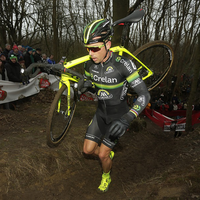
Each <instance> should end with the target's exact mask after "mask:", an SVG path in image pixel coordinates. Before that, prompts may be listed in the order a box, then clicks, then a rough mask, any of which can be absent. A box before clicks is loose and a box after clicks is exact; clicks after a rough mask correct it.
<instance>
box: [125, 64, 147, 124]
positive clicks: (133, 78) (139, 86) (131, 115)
mask: <svg viewBox="0 0 200 200" xmlns="http://www.w3.org/2000/svg"><path fill="white" fill-rule="evenodd" d="M130 67H131V68H132V69H133V72H132V73H131V74H130V75H129V76H128V77H127V78H126V80H127V81H128V83H129V86H130V88H131V89H133V90H134V91H135V92H136V93H137V95H138V98H137V100H136V102H135V103H134V105H133V107H132V108H131V109H130V111H129V112H128V113H127V114H125V115H124V116H123V117H125V118H126V120H127V121H128V123H130V122H131V121H132V120H133V119H135V118H136V117H137V116H138V115H139V114H140V113H141V112H142V111H143V110H144V108H145V107H146V105H147V104H148V103H149V100H150V94H149V91H148V89H147V87H146V85H145V83H144V81H143V80H142V78H141V77H140V75H139V74H138V72H137V68H136V66H135V64H134V63H133V62H132V61H130ZM129 71H130V70H129Z"/></svg>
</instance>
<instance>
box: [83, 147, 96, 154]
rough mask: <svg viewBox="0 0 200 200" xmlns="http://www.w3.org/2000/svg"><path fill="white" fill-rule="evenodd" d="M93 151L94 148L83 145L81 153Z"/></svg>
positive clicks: (91, 152)
mask: <svg viewBox="0 0 200 200" xmlns="http://www.w3.org/2000/svg"><path fill="white" fill-rule="evenodd" d="M93 152H94V149H92V148H88V147H85V146H84V147H83V153H85V154H93Z"/></svg>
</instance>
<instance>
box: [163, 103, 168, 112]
mask: <svg viewBox="0 0 200 200" xmlns="http://www.w3.org/2000/svg"><path fill="white" fill-rule="evenodd" d="M164 109H165V111H168V110H169V104H168V103H166V104H164Z"/></svg>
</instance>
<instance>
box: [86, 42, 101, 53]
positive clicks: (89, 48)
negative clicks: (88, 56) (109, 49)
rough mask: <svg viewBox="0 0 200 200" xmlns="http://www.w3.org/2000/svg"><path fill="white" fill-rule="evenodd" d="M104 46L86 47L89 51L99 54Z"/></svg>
mask: <svg viewBox="0 0 200 200" xmlns="http://www.w3.org/2000/svg"><path fill="white" fill-rule="evenodd" d="M103 46H104V44H102V45H100V46H92V47H88V46H85V47H86V49H87V51H88V52H90V51H92V52H98V51H100V50H101V48H102V47H103Z"/></svg>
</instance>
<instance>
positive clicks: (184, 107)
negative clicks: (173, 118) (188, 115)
mask: <svg viewBox="0 0 200 200" xmlns="http://www.w3.org/2000/svg"><path fill="white" fill-rule="evenodd" d="M183 109H184V110H186V109H187V103H186V102H185V103H184V104H183Z"/></svg>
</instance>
